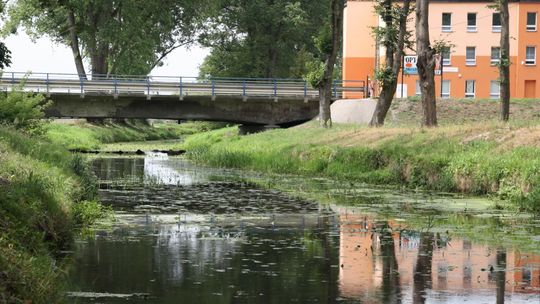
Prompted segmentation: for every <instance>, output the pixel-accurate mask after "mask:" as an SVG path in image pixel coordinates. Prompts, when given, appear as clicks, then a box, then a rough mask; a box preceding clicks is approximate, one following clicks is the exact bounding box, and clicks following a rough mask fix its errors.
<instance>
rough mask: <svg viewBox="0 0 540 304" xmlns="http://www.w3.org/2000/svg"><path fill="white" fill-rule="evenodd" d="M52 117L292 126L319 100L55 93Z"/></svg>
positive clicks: (311, 112)
mask: <svg viewBox="0 0 540 304" xmlns="http://www.w3.org/2000/svg"><path fill="white" fill-rule="evenodd" d="M49 99H50V100H52V101H53V105H52V106H51V107H50V108H48V109H47V110H46V111H45V112H46V116H47V117H51V118H64V117H71V118H116V119H122V118H152V119H172V120H206V121H223V122H230V123H237V124H246V125H276V126H292V125H295V124H300V123H302V122H305V121H308V120H311V119H313V118H315V117H316V116H317V115H318V113H319V102H318V100H315V99H308V100H304V99H303V98H297V99H292V98H289V99H288V98H279V99H277V100H273V99H272V98H271V97H265V98H262V97H261V98H249V99H247V100H244V99H243V97H242V96H217V97H216V98H215V99H214V100H212V99H213V98H211V97H209V96H184V97H183V99H182V100H180V98H179V97H178V96H152V98H151V99H150V100H148V99H147V97H146V96H129V95H120V96H117V97H116V98H115V97H114V96H112V95H105V94H104V95H86V96H84V97H82V96H77V95H75V96H74V95H73V94H62V93H58V94H51V96H50V97H49Z"/></svg>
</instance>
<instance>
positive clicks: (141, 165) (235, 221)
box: [69, 155, 540, 303]
mask: <svg viewBox="0 0 540 304" xmlns="http://www.w3.org/2000/svg"><path fill="white" fill-rule="evenodd" d="M94 168H95V171H96V173H97V174H98V176H99V177H100V180H101V185H100V188H101V190H100V196H101V198H102V201H103V202H104V203H106V204H108V205H111V206H112V207H113V208H114V210H115V213H116V218H117V221H116V222H115V223H114V224H113V227H109V228H107V229H97V230H96V232H95V235H92V236H91V237H85V238H81V239H80V240H79V241H78V242H77V244H76V252H75V254H74V262H73V267H72V268H71V270H70V273H69V281H70V282H69V285H70V290H71V292H70V293H69V296H70V297H72V300H73V301H76V302H78V303H125V302H126V301H129V302H131V303H179V302H182V303H462V302H469V303H495V302H496V301H497V300H499V301H500V303H503V301H504V300H505V301H506V303H535V302H536V303H538V302H540V248H539V246H540V221H539V220H538V219H535V218H531V217H528V216H524V215H520V214H508V213H503V212H497V211H489V210H486V209H485V204H480V203H478V202H477V201H476V200H475V199H468V198H462V199H459V198H458V199H456V198H453V197H448V196H431V195H426V194H413V193H399V192H395V191H390V190H387V189H373V188H371V189H370V188H367V187H365V186H362V185H355V184H349V183H345V184H344V183H342V182H333V181H329V180H324V179H311V180H305V179H302V178H298V177H293V176H283V177H280V176H275V177H271V178H268V177H261V176H256V175H254V174H248V173H242V172H235V171H230V170H221V169H211V168H205V167H201V166H196V165H193V164H191V163H190V162H188V161H186V160H184V159H182V158H167V157H164V156H162V155H153V156H148V157H146V158H101V159H96V160H95V162H94ZM252 181H256V182H257V183H253V182H252ZM261 184H266V185H268V184H272V185H274V186H276V187H277V188H280V189H282V190H283V191H278V190H269V189H268V188H267V187H262V186H260V185H261ZM287 189H295V190H290V191H294V192H293V193H291V192H290V191H287ZM300 192H304V194H305V193H309V194H310V195H304V196H307V197H311V198H312V199H311V200H306V199H301V198H298V197H296V196H295V195H294V193H300ZM323 200H324V201H326V202H325V203H324V204H323V203H319V202H318V201H323ZM477 206H483V207H478V208H477ZM448 210H450V211H451V212H448Z"/></svg>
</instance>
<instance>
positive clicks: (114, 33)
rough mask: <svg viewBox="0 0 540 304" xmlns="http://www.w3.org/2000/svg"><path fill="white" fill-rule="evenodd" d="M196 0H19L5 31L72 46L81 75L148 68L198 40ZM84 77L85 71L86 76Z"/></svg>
mask: <svg viewBox="0 0 540 304" xmlns="http://www.w3.org/2000/svg"><path fill="white" fill-rule="evenodd" d="M204 2H205V1H197V0H176V1H175V0H159V1H129V0H119V1H110V0H44V1H37V0H18V1H14V2H13V3H12V4H11V5H10V6H9V7H8V15H9V19H8V20H7V22H6V24H5V26H4V29H3V32H4V34H7V33H14V32H16V30H17V28H19V27H23V28H24V29H25V30H26V32H27V33H28V34H29V35H30V37H32V38H38V37H41V36H45V35H47V36H50V37H51V38H52V39H53V40H54V41H55V42H58V43H61V44H65V45H67V46H69V47H70V48H71V50H72V53H73V59H74V62H75V66H76V68H77V73H78V74H79V75H86V71H85V68H84V63H83V59H85V58H87V59H88V60H89V63H90V67H91V72H92V75H93V76H97V75H108V74H114V73H122V74H147V73H149V72H150V71H151V70H152V69H153V68H154V67H155V66H156V65H159V64H160V63H161V61H162V60H163V58H164V57H165V56H166V55H167V54H169V53H170V52H171V51H172V50H174V49H176V48H178V47H180V46H182V45H185V44H187V43H190V42H192V41H193V40H194V38H193V36H194V32H195V29H196V24H197V22H198V21H200V20H198V18H199V16H200V15H201V14H199V10H200V9H201V8H202V7H204ZM82 77H84V76H82Z"/></svg>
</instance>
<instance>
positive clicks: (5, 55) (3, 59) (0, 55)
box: [0, 42, 11, 70]
mask: <svg viewBox="0 0 540 304" xmlns="http://www.w3.org/2000/svg"><path fill="white" fill-rule="evenodd" d="M10 65H11V51H10V50H8V48H7V47H6V45H5V44H4V43H3V42H0V70H2V69H5V68H7V67H9V66H10Z"/></svg>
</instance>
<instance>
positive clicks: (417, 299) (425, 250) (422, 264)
mask: <svg viewBox="0 0 540 304" xmlns="http://www.w3.org/2000/svg"><path fill="white" fill-rule="evenodd" d="M433 240H434V239H433V233H431V232H421V233H420V242H419V244H418V256H417V258H416V265H415V267H414V275H413V279H414V283H413V289H414V290H413V303H415V304H417V303H425V302H426V298H427V291H428V290H429V289H431V279H432V277H431V268H432V267H433V266H432V261H433Z"/></svg>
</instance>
